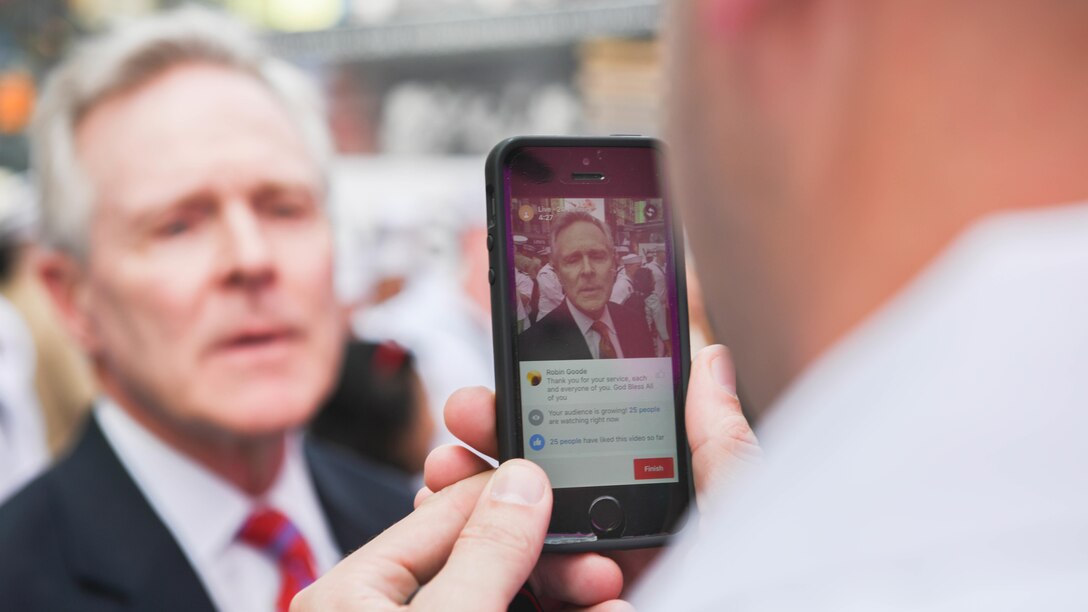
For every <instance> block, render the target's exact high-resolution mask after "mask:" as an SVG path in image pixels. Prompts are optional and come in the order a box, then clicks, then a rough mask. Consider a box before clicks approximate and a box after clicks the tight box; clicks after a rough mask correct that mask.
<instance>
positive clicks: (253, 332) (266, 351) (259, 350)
mask: <svg viewBox="0 0 1088 612" xmlns="http://www.w3.org/2000/svg"><path fill="white" fill-rule="evenodd" d="M299 337H300V333H299V332H298V331H297V330H295V329H293V328H290V327H265V328H252V329H245V330H242V331H240V332H238V333H234V334H231V335H229V336H227V337H225V338H224V339H222V340H221V341H219V342H217V343H215V345H214V346H213V349H212V353H213V354H214V355H217V356H221V357H228V358H235V359H243V360H246V359H255V360H261V359H269V358H276V357H279V356H281V355H282V354H284V353H285V352H286V351H287V350H288V349H289V348H290V347H291V345H293V344H294V343H295V342H296V341H298V339H299Z"/></svg>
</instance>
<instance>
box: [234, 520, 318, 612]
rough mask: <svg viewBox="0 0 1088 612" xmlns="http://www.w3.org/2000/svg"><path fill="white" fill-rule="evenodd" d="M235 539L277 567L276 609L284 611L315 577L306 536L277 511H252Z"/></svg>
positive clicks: (312, 559)
mask: <svg viewBox="0 0 1088 612" xmlns="http://www.w3.org/2000/svg"><path fill="white" fill-rule="evenodd" d="M238 539H239V540H240V541H242V542H245V543H246V544H249V545H251V546H254V547H255V548H258V549H260V550H261V551H262V552H263V553H265V554H266V555H268V556H269V557H271V558H272V560H273V561H275V562H276V565H277V566H278V567H279V570H280V594H279V597H277V598H276V610H277V611H279V612H287V609H288V608H289V607H290V606H291V598H293V597H294V596H295V594H296V593H298V592H299V591H301V590H302V589H304V588H306V587H307V586H309V585H310V584H311V583H312V582H313V581H314V580H316V579H317V571H316V569H315V564H314V556H313V554H312V553H311V552H310V547H309V546H308V545H307V544H306V540H305V538H303V537H302V534H301V533H299V531H298V529H296V528H295V526H294V525H293V524H292V523H291V521H290V519H288V518H287V517H286V516H284V515H283V514H281V513H280V512H279V511H277V510H273V509H271V508H263V509H259V510H254V511H253V514H250V515H249V518H248V519H246V522H245V524H244V525H242V528H241V530H239V532H238Z"/></svg>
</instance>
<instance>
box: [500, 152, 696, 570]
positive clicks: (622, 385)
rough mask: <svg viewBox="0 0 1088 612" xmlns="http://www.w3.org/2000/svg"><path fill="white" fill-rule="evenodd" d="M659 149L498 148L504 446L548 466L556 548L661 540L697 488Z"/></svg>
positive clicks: (505, 452)
mask: <svg viewBox="0 0 1088 612" xmlns="http://www.w3.org/2000/svg"><path fill="white" fill-rule="evenodd" d="M659 158H660V147H659V145H658V143H657V142H656V141H653V140H651V139H645V138H629V137H614V138H596V139H575V138H516V139H511V140H508V141H505V142H503V143H500V144H499V145H498V146H497V147H496V148H495V149H494V150H493V151H492V153H491V155H490V156H489V158H488V162H487V189H488V192H487V193H488V224H489V232H488V245H489V249H490V251H491V266H492V269H491V273H490V278H491V281H492V321H493V328H494V341H495V358H496V364H495V367H496V392H497V398H496V401H497V404H498V435H499V443H500V458H502V459H504V460H505V459H508V458H513V457H525V458H527V459H530V460H532V461H534V462H536V463H537V464H538V465H540V466H541V467H542V468H544V470H545V472H547V474H548V477H549V478H550V480H551V482H552V487H553V489H554V496H555V504H554V507H553V512H552V520H551V524H550V526H549V534H548V537H547V538H546V540H545V548H546V549H551V550H566V551H575V550H608V549H620V548H634V547H644V546H653V545H658V544H661V543H663V542H664V540H665V539H666V538H667V537H668V536H669V535H670V534H672V533H673V532H675V531H676V530H677V529H678V528H679V525H680V521H681V518H682V516H683V514H684V510H685V508H686V507H687V504H688V500H689V499H690V497H691V487H692V483H691V476H690V469H689V465H690V462H689V457H688V448H687V444H686V441H685V440H686V438H685V436H684V429H683V400H684V392H685V386H686V382H687V371H688V360H687V358H686V356H687V355H688V350H689V349H688V344H687V303H686V293H685V288H684V268H683V257H682V254H683V246H682V245H683V243H682V233H681V231H680V228H679V224H678V223H677V222H676V220H675V219H674V216H673V215H672V214H671V209H670V207H669V206H668V203H667V202H668V201H667V198H666V197H665V196H664V193H663V192H664V190H663V187H662V181H661V178H660V177H661V173H660V159H659ZM526 296H529V297H528V300H526V299H525V298H526Z"/></svg>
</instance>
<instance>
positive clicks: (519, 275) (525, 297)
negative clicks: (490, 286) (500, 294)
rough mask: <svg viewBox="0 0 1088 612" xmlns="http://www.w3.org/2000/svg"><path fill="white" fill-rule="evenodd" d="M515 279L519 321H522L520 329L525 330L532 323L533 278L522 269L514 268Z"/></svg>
mask: <svg viewBox="0 0 1088 612" xmlns="http://www.w3.org/2000/svg"><path fill="white" fill-rule="evenodd" d="M514 281H515V283H516V286H517V290H516V292H517V294H518V323H520V331H525V330H527V329H529V326H530V325H531V322H530V321H529V308H530V304H529V300H530V299H531V298H532V296H533V279H532V278H530V277H529V275H528V274H526V273H524V272H522V271H521V270H514Z"/></svg>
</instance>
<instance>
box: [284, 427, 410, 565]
mask: <svg viewBox="0 0 1088 612" xmlns="http://www.w3.org/2000/svg"><path fill="white" fill-rule="evenodd" d="M304 450H305V454H306V463H307V465H308V466H309V468H310V475H311V477H312V478H313V482H314V488H315V489H316V490H317V497H318V499H319V500H320V502H321V507H322V509H323V510H324V511H325V517H326V519H327V520H328V522H329V528H330V529H331V530H332V535H333V538H334V539H335V540H336V544H337V546H339V547H340V551H341V552H342V553H344V554H345V555H346V554H350V553H351V552H353V551H354V550H355V549H357V548H359V547H360V546H362V545H363V544H366V543H367V542H369V541H370V540H371V538H373V537H374V536H376V535H378V534H379V533H381V532H382V531H384V530H385V528H386V527H388V526H390V525H392V524H393V523H395V522H397V521H399V520H400V519H401V518H403V517H404V516H406V515H407V514H408V513H409V512H411V511H412V493H411V491H410V490H409V489H408V487H407V486H406V484H405V482H404V480H403V479H402V478H401V477H398V476H395V475H394V474H393V473H392V472H389V471H387V470H385V469H383V468H381V467H379V466H377V465H374V464H372V463H369V462H366V461H364V460H362V459H360V458H358V457H354V456H348V455H346V454H344V452H343V451H340V450H339V449H335V448H332V447H330V446H329V445H326V444H321V443H319V442H316V441H314V440H312V439H310V438H309V436H307V437H306V443H305V445H304Z"/></svg>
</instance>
